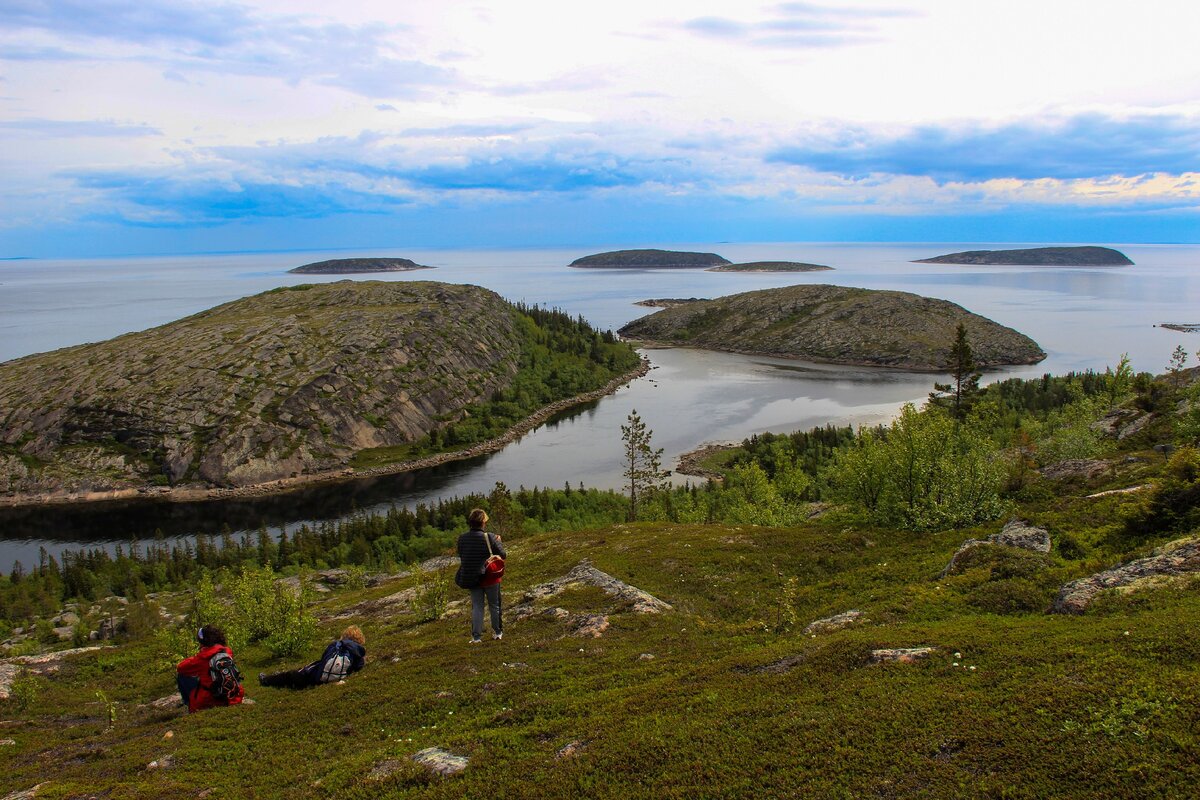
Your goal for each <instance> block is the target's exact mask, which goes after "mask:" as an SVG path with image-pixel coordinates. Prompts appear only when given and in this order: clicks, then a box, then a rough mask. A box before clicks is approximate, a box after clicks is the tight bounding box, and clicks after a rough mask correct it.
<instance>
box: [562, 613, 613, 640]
mask: <svg viewBox="0 0 1200 800" xmlns="http://www.w3.org/2000/svg"><path fill="white" fill-rule="evenodd" d="M571 627H572V633H574V634H575V635H576V636H582V637H591V638H593V639H599V638H600V637H601V636H603V635H604V632H605V631H606V630H608V615H607V614H576V615H575V616H574V617H572V618H571Z"/></svg>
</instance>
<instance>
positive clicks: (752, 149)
mask: <svg viewBox="0 0 1200 800" xmlns="http://www.w3.org/2000/svg"><path fill="white" fill-rule="evenodd" d="M1197 30H1200V3H1196V2H1194V1H1193V0H1138V2H1136V3H1134V2H1129V1H1128V0H1120V2H1110V1H1109V0H1086V1H1085V0H1003V2H994V1H993V0H971V2H962V0H908V1H906V0H897V1H896V2H891V0H869V1H868V2H816V3H809V2H768V3H754V2H746V1H745V0H742V1H741V2H728V1H723V2H712V1H711V0H681V1H678V2H677V1H676V0H660V1H659V2H645V1H644V0H642V2H630V1H629V0H606V2H604V3H588V4H584V3H564V2H561V0H557V1H556V2H549V1H546V2H543V0H505V1H504V2H498V1H497V2H487V1H484V2H479V1H477V0H476V1H471V2H459V1H458V0H438V2H436V3H435V2H428V1H427V0H425V1H422V2H416V1H415V0H389V2H374V1H373V0H359V1H358V2H351V3H343V4H332V3H329V2H327V0H322V1H321V2H316V0H289V1H288V2H282V1H280V0H260V1H258V2H246V3H225V2H222V1H221V0H211V1H206V2H192V0H0V258H4V257H9V258H11V257H20V256H32V257H55V256H89V255H117V254H136V253H184V252H206V251H226V250H292V249H296V250H302V249H361V248H364V247H389V248H403V247H405V246H409V247H489V246H500V247H557V246H586V245H600V244H605V245H629V246H636V245H642V246H646V245H652V244H657V243H669V242H718V241H927V242H935V241H936V242H955V241H962V242H971V241H981V242H1009V241H1011V242H1062V243H1071V242H1088V243H1093V242H1094V243H1135V242H1198V241H1200V47H1197V46H1196V42H1195V32H1196V31H1197Z"/></svg>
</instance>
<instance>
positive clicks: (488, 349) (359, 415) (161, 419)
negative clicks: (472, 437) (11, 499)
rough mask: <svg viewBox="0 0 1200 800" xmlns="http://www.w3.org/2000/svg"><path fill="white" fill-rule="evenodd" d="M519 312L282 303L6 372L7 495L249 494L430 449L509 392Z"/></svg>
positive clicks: (253, 300)
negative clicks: (475, 407)
mask: <svg viewBox="0 0 1200 800" xmlns="http://www.w3.org/2000/svg"><path fill="white" fill-rule="evenodd" d="M519 350H520V343H519V334H518V332H517V328H516V325H515V320H514V316H513V313H512V307H511V306H510V305H509V304H507V303H506V302H504V301H503V300H502V299H501V298H500V297H499V296H498V295H496V294H495V293H493V292H490V291H488V290H486V289H481V288H479V287H476V286H456V285H450V284H440V283H431V282H423V281H414V282H404V283H383V282H375V281H366V282H362V281H360V282H351V281H340V282H337V283H331V284H325V285H321V286H299V287H292V288H290V289H282V290H273V291H270V292H266V293H264V294H260V295H255V296H253V297H248V298H245V299H242V300H237V301H235V302H232V303H227V304H225V305H222V306H218V307H216V308H213V309H210V310H208V311H204V312H201V313H200V314H196V315H194V316H191V317H188V318H186V319H183V320H180V321H178V322H174V323H170V324H168V325H164V326H162V327H159V328H154V329H151V330H148V331H143V332H140V333H132V334H127V335H125V336H120V337H117V338H116V339H112V340H109V341H107V342H100V343H98V344H87V345H80V346H78V347H70V348H65V349H63V350H57V351H54V352H52V353H43V354H39V355H34V356H28V357H26V358H20V359H16V360H14V361H9V362H7V363H5V364H2V365H0V420H3V423H2V427H0V493H7V494H22V495H38V494H39V493H78V494H86V493H90V492H103V491H111V490H118V489H122V488H145V487H147V486H149V485H151V484H155V483H159V482H162V481H166V482H169V483H172V484H177V483H181V482H184V483H188V482H191V483H197V484H200V485H206V486H234V487H236V486H246V485H252V484H258V483H263V482H266V481H271V480H276V479H283V478H288V477H291V476H294V475H297V474H302V473H306V472H312V471H322V470H331V469H334V468H337V467H339V466H340V465H343V464H345V463H346V462H347V461H348V460H349V458H350V457H351V456H353V455H354V454H355V453H356V452H357V451H359V450H362V449H366V448H372V447H383V446H392V445H398V444H402V443H406V442H410V441H413V440H415V439H418V438H420V437H421V436H423V435H424V434H425V433H427V432H428V431H430V430H432V429H433V428H435V427H438V426H440V425H442V424H444V422H443V420H444V419H446V418H447V417H450V418H453V416H454V415H455V414H456V413H459V412H460V411H461V410H462V409H463V408H465V407H466V406H468V405H470V404H472V403H474V402H477V401H479V400H482V399H486V398H488V397H490V396H491V395H492V393H493V392H494V391H496V390H497V389H501V388H503V387H505V386H507V385H508V383H509V382H510V381H511V380H512V377H513V375H514V374H515V373H516V371H517V358H518V354H519Z"/></svg>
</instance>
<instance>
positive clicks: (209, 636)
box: [196, 625, 229, 647]
mask: <svg viewBox="0 0 1200 800" xmlns="http://www.w3.org/2000/svg"><path fill="white" fill-rule="evenodd" d="M196 641H197V642H199V643H200V644H202V645H203V646H205V647H212V646H213V645H214V644H223V645H225V646H226V647H228V646H229V643H228V642H226V641H225V631H223V630H221V629H220V628H218V627H217V626H216V625H205V626H204V627H203V628H201V629H200V630H198V631H196Z"/></svg>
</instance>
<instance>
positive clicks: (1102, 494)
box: [1087, 483, 1154, 500]
mask: <svg viewBox="0 0 1200 800" xmlns="http://www.w3.org/2000/svg"><path fill="white" fill-rule="evenodd" d="M1153 485H1154V484H1152V483H1143V484H1142V485H1141V486H1130V487H1129V488H1127V489H1109V490H1108V491H1106V492H1096V493H1095V494H1089V495H1088V496H1087V499H1088V500H1095V499H1096V498H1097V497H1108V496H1109V495H1114V494H1131V493H1133V492H1141V491H1144V490H1146V489H1149V488H1150V487H1151V486H1153Z"/></svg>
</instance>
